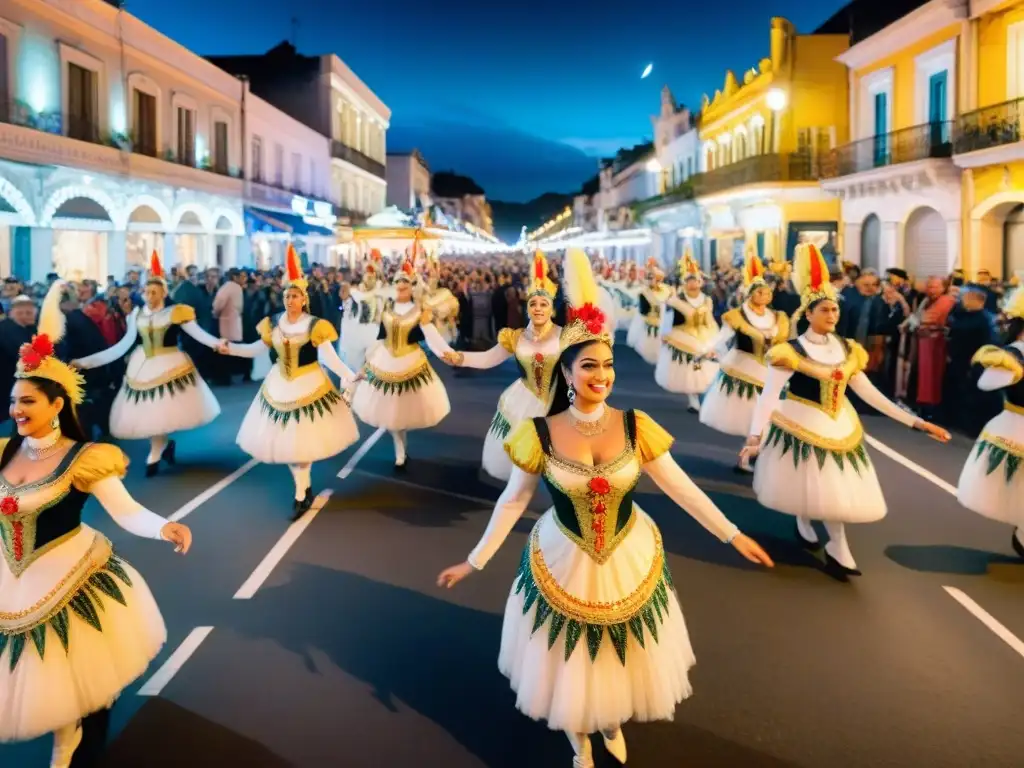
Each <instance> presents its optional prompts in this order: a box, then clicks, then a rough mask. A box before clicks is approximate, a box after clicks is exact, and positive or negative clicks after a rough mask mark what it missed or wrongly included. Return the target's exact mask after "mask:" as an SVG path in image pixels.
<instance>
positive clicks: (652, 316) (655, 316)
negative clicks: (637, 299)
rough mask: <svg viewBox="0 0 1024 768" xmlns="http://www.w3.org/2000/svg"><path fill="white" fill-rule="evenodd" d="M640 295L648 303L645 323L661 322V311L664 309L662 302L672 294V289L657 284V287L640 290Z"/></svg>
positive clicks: (657, 323) (655, 323) (658, 323)
mask: <svg viewBox="0 0 1024 768" xmlns="http://www.w3.org/2000/svg"><path fill="white" fill-rule="evenodd" d="M641 295H642V296H643V297H644V298H645V299H646V300H647V303H648V305H650V310H649V311H648V313H647V324H648V325H660V324H661V313H662V311H663V309H664V304H665V302H666V301H668V300H669V298H670V297H671V296H672V289H671V288H669V287H668V286H667V285H664V284H662V285H659V286H658V287H657V289H651V288H645V289H644V290H643V291H641Z"/></svg>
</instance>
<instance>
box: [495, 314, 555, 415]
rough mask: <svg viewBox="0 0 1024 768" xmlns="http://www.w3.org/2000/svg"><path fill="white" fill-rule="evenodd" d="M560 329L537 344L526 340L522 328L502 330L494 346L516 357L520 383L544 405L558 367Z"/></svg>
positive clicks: (553, 331) (553, 327)
mask: <svg viewBox="0 0 1024 768" xmlns="http://www.w3.org/2000/svg"><path fill="white" fill-rule="evenodd" d="M559 333H561V328H559V327H558V326H551V330H550V331H548V334H547V335H546V336H545V337H544V338H543V339H542V340H541V341H540V342H536V341H530V340H529V339H528V338H527V337H526V332H525V331H524V330H523V329H522V328H516V329H512V328H502V329H501V332H500V333H499V334H498V343H499V344H500V345H501V346H502V347H504V348H505V350H506V351H507V352H509V354H512V355H514V356H515V358H516V362H518V363H519V365H520V367H521V368H522V371H523V379H522V381H523V384H524V386H525V387H526V388H527V389H528V390H530V392H531V393H532V394H533V396H534V397H536V398H537V399H538V400H540V401H542V402H547V401H548V398H549V397H550V396H551V393H552V383H553V382H554V375H555V366H556V365H558V355H559V349H560V348H559V345H558V335H559Z"/></svg>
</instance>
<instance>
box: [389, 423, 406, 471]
mask: <svg viewBox="0 0 1024 768" xmlns="http://www.w3.org/2000/svg"><path fill="white" fill-rule="evenodd" d="M405 435H406V432H405V430H404V429H402V430H399V431H397V432H392V433H391V439H392V440H393V441H394V443H395V464H398V465H401V464H404V463H405V442H406V436H405Z"/></svg>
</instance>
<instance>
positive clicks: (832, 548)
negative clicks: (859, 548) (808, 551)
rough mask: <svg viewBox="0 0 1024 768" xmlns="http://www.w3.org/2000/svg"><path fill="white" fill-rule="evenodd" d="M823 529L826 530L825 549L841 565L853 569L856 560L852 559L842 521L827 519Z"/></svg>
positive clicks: (855, 565)
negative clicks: (826, 542) (836, 521)
mask: <svg viewBox="0 0 1024 768" xmlns="http://www.w3.org/2000/svg"><path fill="white" fill-rule="evenodd" d="M825 530H826V531H828V544H826V545H825V551H826V552H828V553H829V554H830V555H832V557H834V558H835V559H836V561H837V562H838V563H839V564H840V565H841V566H843V567H845V568H850V569H851V570H855V569H856V568H857V561H855V560H854V559H853V553H852V552H850V545H849V543H848V542H847V540H846V526H845V525H843V524H842V523H835V522H831V521H828V522H826V523H825Z"/></svg>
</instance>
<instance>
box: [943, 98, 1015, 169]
mask: <svg viewBox="0 0 1024 768" xmlns="http://www.w3.org/2000/svg"><path fill="white" fill-rule="evenodd" d="M1022 120H1024V99H1014V100H1013V101H1004V102H1003V103H1002V104H993V105H992V106H989V107H983V108H982V109H976V110H974V111H973V112H966V113H964V114H963V115H961V116H960V119H959V120H958V121H957V130H956V137H955V139H954V141H953V153H954V154H957V155H963V154H967V153H968V152H978V151H980V150H984V149H994V148H996V147H1005V146H1008V145H1011V144H1016V143H1017V142H1019V141H1020V140H1021V138H1022V137H1021V122H1022Z"/></svg>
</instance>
